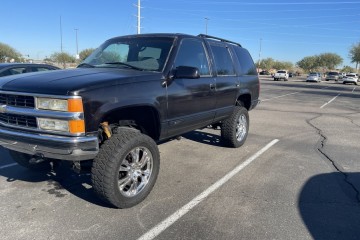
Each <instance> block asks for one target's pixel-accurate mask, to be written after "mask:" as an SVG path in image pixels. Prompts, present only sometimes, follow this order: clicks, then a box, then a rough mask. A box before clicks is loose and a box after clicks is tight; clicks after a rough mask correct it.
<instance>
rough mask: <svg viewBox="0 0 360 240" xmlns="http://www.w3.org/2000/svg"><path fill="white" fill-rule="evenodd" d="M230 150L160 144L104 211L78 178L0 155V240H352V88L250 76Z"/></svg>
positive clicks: (356, 111)
mask: <svg viewBox="0 0 360 240" xmlns="http://www.w3.org/2000/svg"><path fill="white" fill-rule="evenodd" d="M261 99H262V103H261V104H260V105H259V106H258V107H257V108H256V109H255V110H253V111H251V112H250V133H249V136H248V139H247V142H246V143H245V145H244V146H242V147H241V148H239V149H231V148H226V147H223V146H222V143H221V141H220V138H219V134H220V132H219V131H218V130H212V129H203V130H197V131H194V132H191V133H188V134H186V135H184V136H183V138H182V139H181V140H180V141H178V140H173V141H168V142H165V143H162V144H161V145H160V146H159V148H160V152H161V169H160V174H159V177H158V180H157V183H156V184H155V187H154V189H153V191H152V192H151V193H150V195H149V196H148V197H147V198H146V199H145V201H144V202H142V203H141V204H139V205H137V206H135V207H133V208H130V209H114V208H111V207H109V206H107V205H104V204H103V203H102V202H101V201H99V200H98V199H97V197H96V196H95V194H94V193H93V192H92V189H91V182H90V177H89V175H87V174H80V175H79V174H76V173H74V172H72V171H68V170H66V169H60V170H59V171H58V172H50V173H41V174H39V173H32V172H30V171H29V170H27V169H24V168H22V167H20V166H18V165H16V164H15V163H14V162H13V160H12V159H11V158H10V156H9V155H8V153H7V151H6V150H4V149H0V156H1V157H0V197H1V203H0V213H1V214H0V221H1V224H0V232H1V234H2V236H1V238H2V239H6V240H7V239H9V240H10V239H139V238H140V239H164V240H165V239H181V240H183V239H359V238H360V227H359V226H360V208H359V207H360V194H359V191H360V157H359V152H360V147H359V139H360V86H355V85H343V84H339V83H335V82H333V81H330V82H325V81H323V82H321V83H306V82H305V81H304V78H301V77H300V78H299V77H297V78H290V79H289V81H287V82H282V81H276V82H275V81H272V79H271V78H270V77H262V78H261Z"/></svg>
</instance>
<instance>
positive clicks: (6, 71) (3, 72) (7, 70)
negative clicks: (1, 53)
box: [0, 63, 60, 77]
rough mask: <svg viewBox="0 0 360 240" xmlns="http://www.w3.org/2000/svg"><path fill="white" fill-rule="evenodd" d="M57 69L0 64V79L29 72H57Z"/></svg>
mask: <svg viewBox="0 0 360 240" xmlns="http://www.w3.org/2000/svg"><path fill="white" fill-rule="evenodd" d="M58 69H60V68H58V67H55V66H52V65H49V64H37V63H0V77H4V76H10V75H15V74H22V73H29V72H41V71H49V70H58Z"/></svg>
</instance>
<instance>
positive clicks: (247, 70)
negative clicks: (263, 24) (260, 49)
mask: <svg viewBox="0 0 360 240" xmlns="http://www.w3.org/2000/svg"><path fill="white" fill-rule="evenodd" d="M234 49H235V54H236V56H237V58H238V60H239V64H240V68H241V75H257V71H256V67H255V64H254V61H253V59H252V57H251V55H250V53H249V52H248V51H247V50H246V49H244V48H241V47H234Z"/></svg>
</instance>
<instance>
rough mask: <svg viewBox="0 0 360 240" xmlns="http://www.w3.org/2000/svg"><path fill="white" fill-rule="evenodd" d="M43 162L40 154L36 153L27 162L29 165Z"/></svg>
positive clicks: (42, 156) (43, 159)
mask: <svg viewBox="0 0 360 240" xmlns="http://www.w3.org/2000/svg"><path fill="white" fill-rule="evenodd" d="M44 161H45V158H44V155H43V154H41V153H37V154H35V155H34V156H32V157H31V158H30V160H29V163H30V164H39V163H42V162H44Z"/></svg>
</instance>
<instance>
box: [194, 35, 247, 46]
mask: <svg viewBox="0 0 360 240" xmlns="http://www.w3.org/2000/svg"><path fill="white" fill-rule="evenodd" d="M198 37H201V38H210V39H215V40H219V41H221V42H227V43H232V44H235V45H238V46H239V47H241V45H240V43H237V42H233V41H229V40H226V39H223V38H218V37H214V36H210V35H207V34H199V35H198Z"/></svg>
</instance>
